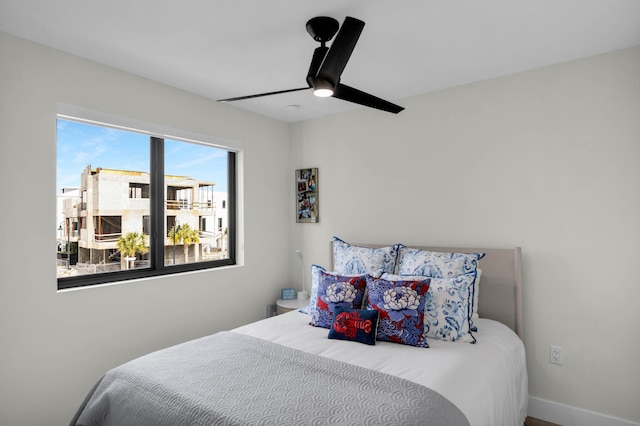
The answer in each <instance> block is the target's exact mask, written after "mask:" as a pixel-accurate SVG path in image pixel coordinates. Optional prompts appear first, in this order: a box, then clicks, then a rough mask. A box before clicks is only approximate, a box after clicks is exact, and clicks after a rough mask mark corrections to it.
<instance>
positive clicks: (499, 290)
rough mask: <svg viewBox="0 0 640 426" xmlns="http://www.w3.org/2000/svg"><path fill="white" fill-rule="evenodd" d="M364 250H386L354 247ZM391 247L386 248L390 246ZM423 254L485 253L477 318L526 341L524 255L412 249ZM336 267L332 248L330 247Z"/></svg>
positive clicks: (513, 250)
mask: <svg viewBox="0 0 640 426" xmlns="http://www.w3.org/2000/svg"><path fill="white" fill-rule="evenodd" d="M354 245H357V246H361V247H384V246H385V245H384V244H354ZM388 245H390V244H387V245H386V246H388ZM408 247H409V246H408ZM410 247H411V248H417V249H422V250H430V251H438V252H448V253H485V256H484V257H483V258H482V259H480V261H479V262H478V268H479V269H482V276H481V279H480V292H479V301H478V305H479V306H478V314H479V315H480V317H481V318H489V319H492V320H496V321H499V322H501V323H503V324H505V325H507V326H508V327H509V328H511V329H512V330H513V331H515V332H516V333H517V334H518V336H520V339H522V340H524V316H523V312H522V251H521V249H520V247H515V248H511V249H490V248H468V247H465V248H460V247H426V246H410ZM331 257H332V258H331V262H332V267H333V244H331Z"/></svg>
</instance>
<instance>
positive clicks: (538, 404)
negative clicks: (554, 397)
mask: <svg viewBox="0 0 640 426" xmlns="http://www.w3.org/2000/svg"><path fill="white" fill-rule="evenodd" d="M527 415H528V416H530V417H535V418H536V419H540V420H544V421H546V422H552V423H557V424H559V425H562V426H640V423H634V422H632V421H629V420H623V419H618V418H615V417H611V416H607V415H605V414H600V413H596V412H593V411H588V410H583V409H581V408H576V407H570V406H568V405H563V404H559V403H557V402H552V401H547V400H546V399H540V398H536V397H533V396H530V397H529V408H528V410H527Z"/></svg>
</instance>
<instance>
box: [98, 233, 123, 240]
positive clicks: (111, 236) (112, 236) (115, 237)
mask: <svg viewBox="0 0 640 426" xmlns="http://www.w3.org/2000/svg"><path fill="white" fill-rule="evenodd" d="M121 235H122V233H121V232H119V233H117V234H94V235H93V241H102V242H109V241H118V238H120V236H121Z"/></svg>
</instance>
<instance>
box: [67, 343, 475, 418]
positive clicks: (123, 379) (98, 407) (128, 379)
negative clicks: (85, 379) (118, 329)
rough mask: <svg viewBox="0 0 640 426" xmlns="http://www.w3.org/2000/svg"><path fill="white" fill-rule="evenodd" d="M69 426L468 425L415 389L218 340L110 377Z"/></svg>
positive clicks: (267, 346) (275, 350) (292, 353)
mask: <svg viewBox="0 0 640 426" xmlns="http://www.w3.org/2000/svg"><path fill="white" fill-rule="evenodd" d="M354 344H357V343H354ZM425 350H429V349H425ZM398 362H402V360H398ZM71 424H72V425H78V426H80V425H83V426H88V425H105V426H106V425H113V426H127V425H132V426H133V425H135V426H146V425H148V426H162V425H167V426H178V425H207V426H208V425H434V426H441V425H446V426H457V425H469V422H468V421H467V419H466V417H465V416H464V414H462V412H461V411H460V410H459V409H458V408H457V407H455V406H454V405H453V404H452V403H451V402H449V401H448V400H447V399H445V398H444V397H443V396H441V395H440V394H438V393H437V392H435V391H433V390H431V389H428V388H425V387H423V386H420V385H418V384H416V383H413V382H410V381H407V380H404V379H399V378H397V377H393V376H390V375H387V374H383V373H379V372H376V371H373V370H368V369H366V368H362V367H357V366H354V365H351V364H346V363H343V362H339V361H335V360H331V359H327V358H324V357H319V356H315V355H311V354H307V353H306V352H302V351H299V350H295V349H291V348H288V347H285V346H282V345H278V344H275V343H272V342H268V341H265V340H261V339H257V338H254V337H250V336H246V335H242V334H239V333H234V332H221V333H217V334H214V335H211V336H208V337H204V338H202V339H198V340H194V341H191V342H187V343H184V344H181V345H177V346H174V347H171V348H167V349H164V350H161V351H158V352H154V353H151V354H149V355H145V356H143V357H141V358H138V359H136V360H133V361H131V362H129V363H126V364H123V365H122V366H120V367H117V368H115V369H113V370H111V371H109V372H107V374H105V376H104V377H103V378H102V379H101V380H100V382H99V383H98V384H97V385H96V386H95V387H94V389H93V390H92V391H91V393H90V394H89V395H88V396H87V398H86V400H85V401H84V402H83V404H82V406H81V407H80V409H79V410H78V412H77V413H76V415H75V417H74V419H73V420H72V422H71Z"/></svg>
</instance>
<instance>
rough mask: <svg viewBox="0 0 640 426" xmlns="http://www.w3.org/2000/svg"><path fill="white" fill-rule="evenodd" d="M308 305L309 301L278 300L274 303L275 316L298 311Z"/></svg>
mask: <svg viewBox="0 0 640 426" xmlns="http://www.w3.org/2000/svg"><path fill="white" fill-rule="evenodd" d="M308 304H309V299H290V300H283V299H278V300H277V301H276V315H280V314H284V313H285V312H289V311H293V310H295V309H300V308H302V307H304V306H307V305H308Z"/></svg>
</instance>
